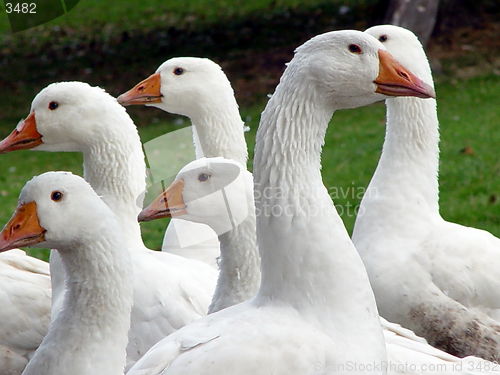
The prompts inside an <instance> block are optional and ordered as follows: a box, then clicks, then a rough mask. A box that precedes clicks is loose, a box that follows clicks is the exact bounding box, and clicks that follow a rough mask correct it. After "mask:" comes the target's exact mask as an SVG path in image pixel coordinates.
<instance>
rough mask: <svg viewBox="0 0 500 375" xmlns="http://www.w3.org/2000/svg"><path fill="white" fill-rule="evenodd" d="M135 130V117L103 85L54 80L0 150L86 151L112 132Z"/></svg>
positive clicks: (0, 146) (35, 100) (36, 98)
mask: <svg viewBox="0 0 500 375" xmlns="http://www.w3.org/2000/svg"><path fill="white" fill-rule="evenodd" d="M113 124H116V125H118V126H119V127H118V128H116V127H115V129H113V128H112V127H111V126H112V125H113ZM127 125H128V126H127ZM131 131H132V132H134V131H135V132H137V131H136V129H135V126H134V125H133V122H132V120H131V119H130V117H128V115H127V113H126V111H125V110H124V109H123V107H121V106H120V105H118V104H117V102H116V99H115V98H113V97H112V96H111V95H109V94H107V93H106V92H105V91H104V90H103V89H101V88H99V87H92V86H90V85H88V84H87V83H83V82H60V83H53V84H51V85H49V86H47V87H46V88H44V89H43V90H42V91H40V93H39V94H38V95H37V96H36V97H35V99H33V102H32V104H31V113H30V115H29V116H28V117H27V118H26V119H25V120H24V121H22V122H20V123H19V125H18V126H17V128H16V129H15V130H14V131H13V132H12V133H11V134H10V135H9V136H8V137H7V138H6V139H4V140H3V141H2V142H1V143H0V152H9V151H15V150H20V149H30V148H36V149H37V150H45V151H80V152H82V151H83V150H84V148H85V147H86V146H88V145H90V144H92V143H93V142H95V141H96V140H98V139H103V138H106V136H107V134H108V133H109V132H122V133H126V132H131Z"/></svg>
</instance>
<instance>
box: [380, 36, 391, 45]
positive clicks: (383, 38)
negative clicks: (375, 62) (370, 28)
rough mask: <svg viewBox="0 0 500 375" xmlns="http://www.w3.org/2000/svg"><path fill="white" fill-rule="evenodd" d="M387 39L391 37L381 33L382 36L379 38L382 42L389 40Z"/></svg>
mask: <svg viewBox="0 0 500 375" xmlns="http://www.w3.org/2000/svg"><path fill="white" fill-rule="evenodd" d="M387 39H389V38H387V35H381V36H380V37H379V38H378V40H380V41H381V42H382V43H384V42H387Z"/></svg>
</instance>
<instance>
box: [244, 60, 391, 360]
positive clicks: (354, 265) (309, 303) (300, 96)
mask: <svg viewBox="0 0 500 375" xmlns="http://www.w3.org/2000/svg"><path fill="white" fill-rule="evenodd" d="M296 73H297V72H295V71H294V70H293V68H292V64H290V65H289V66H288V68H287V71H286V72H285V73H284V75H283V77H282V79H281V82H280V84H279V86H278V87H277V89H276V92H275V94H274V95H273V97H272V99H271V100H270V101H269V103H268V105H267V107H266V109H265V111H264V112H263V114H262V118H261V122H260V127H259V129H258V132H257V140H256V148H255V155H256V156H255V161H254V163H255V164H254V165H255V167H254V179H255V184H256V186H255V189H256V191H255V198H256V214H257V218H258V220H257V242H258V246H259V250H260V255H261V263H262V283H261V288H260V290H259V293H258V296H257V299H256V303H261V304H266V303H273V304H285V305H291V306H292V307H294V308H295V309H297V310H299V311H300V312H301V313H302V314H306V315H309V316H311V317H313V319H315V320H317V321H319V322H320V323H321V326H322V328H323V329H325V328H326V329H327V330H328V331H329V332H334V333H333V334H335V335H336V334H339V335H342V336H343V339H346V340H355V341H356V344H355V345H364V344H360V341H362V340H363V338H361V337H357V338H354V336H356V335H354V336H349V334H351V335H352V332H351V333H349V332H343V331H342V330H343V328H342V327H353V326H357V327H358V328H359V329H360V331H364V332H365V333H366V337H364V339H366V338H367V337H371V339H374V340H375V341H376V342H378V343H380V344H381V347H383V346H384V345H383V343H382V340H383V339H382V337H381V330H380V324H379V322H378V312H377V308H376V305H375V298H374V296H373V293H372V291H371V288H370V284H369V282H368V277H367V274H366V270H365V268H364V266H363V264H362V262H361V259H360V258H359V256H358V254H357V252H356V249H355V248H354V245H353V244H352V242H351V240H350V238H349V235H348V233H347V231H346V229H345V227H344V225H343V222H342V220H341V219H340V217H339V215H338V214H337V212H336V210H335V208H334V205H333V202H332V200H331V199H330V196H329V195H328V192H327V190H326V188H325V187H324V185H323V183H322V179H321V174H320V166H321V164H320V153H321V148H322V146H323V143H324V135H325V132H326V129H327V126H328V122H329V120H330V118H331V116H332V114H333V110H334V109H333V108H331V107H332V106H331V104H328V103H326V99H323V97H322V96H320V95H316V94H315V92H314V91H313V89H311V88H310V85H307V83H306V84H302V85H301V82H297V81H298V78H297V74H296ZM294 76H295V78H291V77H294ZM299 76H300V74H299ZM291 79H295V82H294V85H295V86H293V85H292V84H291V82H290V80H291ZM361 326H362V328H361ZM345 329H346V330H350V328H345ZM340 332H342V333H340ZM371 339H370V340H371ZM381 353H383V349H382V352H381ZM378 354H380V353H378ZM369 355H370V354H368V356H369Z"/></svg>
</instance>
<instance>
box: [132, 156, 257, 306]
mask: <svg viewBox="0 0 500 375" xmlns="http://www.w3.org/2000/svg"><path fill="white" fill-rule="evenodd" d="M172 216H174V217H177V218H179V219H182V220H190V221H193V222H198V223H203V224H206V225H208V226H210V227H211V228H212V229H213V230H214V232H215V233H217V235H218V237H219V241H220V249H221V255H220V259H219V267H220V273H219V278H218V281H217V286H216V288H215V293H214V296H213V298H212V303H211V304H210V307H209V309H208V312H209V313H214V312H217V311H219V310H222V309H224V308H226V307H229V306H233V305H235V304H237V303H240V302H244V301H246V300H248V299H250V298H251V297H253V296H255V294H256V293H257V291H258V289H259V285H260V256H259V253H258V250H257V245H256V242H255V241H256V238H255V206H254V199H253V177H252V174H251V173H250V172H248V171H247V170H246V168H245V167H243V166H242V165H241V164H240V163H238V162H236V161H234V160H229V159H225V158H221V157H218V158H201V159H197V160H195V161H192V162H191V163H189V164H188V165H186V166H185V167H184V168H182V170H181V171H180V172H179V173H178V175H177V177H176V179H175V181H174V182H173V183H172V184H171V185H170V187H168V189H167V190H166V191H165V192H164V193H162V194H161V195H160V196H158V198H157V199H156V200H155V201H154V202H153V203H151V204H150V205H149V206H148V207H147V208H145V209H144V210H143V211H142V212H141V213H140V214H139V220H140V221H149V220H154V219H159V218H162V217H172Z"/></svg>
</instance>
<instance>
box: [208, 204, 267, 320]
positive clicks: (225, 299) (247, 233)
mask: <svg viewBox="0 0 500 375" xmlns="http://www.w3.org/2000/svg"><path fill="white" fill-rule="evenodd" d="M249 202H251V206H249V208H248V210H249V214H248V217H247V218H246V219H245V220H244V221H243V222H242V223H241V224H240V225H238V226H237V227H236V228H234V229H232V230H230V231H229V232H226V233H224V234H222V235H220V236H219V241H220V252H221V255H220V260H219V269H220V272H219V279H218V280H217V286H216V288H215V293H214V296H213V298H212V303H211V304H210V307H209V308H208V313H209V314H211V313H214V312H217V311H219V310H222V309H224V308H226V307H229V306H233V305H236V304H237V303H240V302H243V301H246V300H248V299H250V298H251V297H253V296H255V294H257V291H258V290H259V286H260V257H259V252H258V250H257V244H256V242H255V241H256V238H255V212H254V205H253V199H250V200H249Z"/></svg>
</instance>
